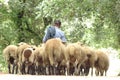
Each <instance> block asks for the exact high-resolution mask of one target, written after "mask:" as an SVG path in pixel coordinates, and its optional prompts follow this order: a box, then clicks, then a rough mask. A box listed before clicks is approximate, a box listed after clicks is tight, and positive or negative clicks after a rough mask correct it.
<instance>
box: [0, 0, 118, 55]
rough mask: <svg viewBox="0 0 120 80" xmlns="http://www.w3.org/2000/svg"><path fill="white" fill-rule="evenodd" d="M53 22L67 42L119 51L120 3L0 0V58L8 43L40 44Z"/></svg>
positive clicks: (79, 0)
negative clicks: (59, 25)
mask: <svg viewBox="0 0 120 80" xmlns="http://www.w3.org/2000/svg"><path fill="white" fill-rule="evenodd" d="M7 1H8V2H7ZM54 19H60V20H61V21H62V30H63V31H64V32H65V34H66V37H67V40H68V42H76V41H82V42H83V43H85V44H87V45H89V46H92V47H96V48H101V47H104V48H108V47H112V48H114V49H117V50H119V48H120V0H0V55H1V54H2V50H3V48H5V47H6V46H7V45H9V44H17V43H19V42H27V43H31V44H35V45H39V44H40V43H41V42H42V38H43V36H44V30H45V29H46V27H47V26H48V25H50V24H51V23H52V21H53V20H54Z"/></svg>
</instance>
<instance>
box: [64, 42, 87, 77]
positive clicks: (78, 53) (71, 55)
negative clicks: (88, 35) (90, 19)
mask: <svg viewBox="0 0 120 80" xmlns="http://www.w3.org/2000/svg"><path fill="white" fill-rule="evenodd" d="M65 53H66V59H67V72H68V75H79V71H80V66H81V64H82V63H83V62H84V61H85V60H86V59H87V55H86V54H85V53H83V50H82V48H81V46H80V45H79V43H71V44H68V45H67V46H66V52H65ZM73 69H74V70H73ZM71 70H72V71H71Z"/></svg>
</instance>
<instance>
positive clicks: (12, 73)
mask: <svg viewBox="0 0 120 80" xmlns="http://www.w3.org/2000/svg"><path fill="white" fill-rule="evenodd" d="M14 70H15V64H13V68H12V74H14Z"/></svg>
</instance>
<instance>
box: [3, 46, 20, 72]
mask: <svg viewBox="0 0 120 80" xmlns="http://www.w3.org/2000/svg"><path fill="white" fill-rule="evenodd" d="M17 48H18V47H17V46H16V45H8V46H7V47H5V48H4V50H3V57H4V58H5V60H6V61H7V64H8V70H9V73H11V71H12V74H14V68H15V67H16V72H15V73H16V74H17V69H18V66H17V62H16V59H17V56H16V50H17ZM11 65H13V68H12V69H11Z"/></svg>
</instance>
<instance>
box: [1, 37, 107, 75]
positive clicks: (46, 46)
mask: <svg viewBox="0 0 120 80" xmlns="http://www.w3.org/2000/svg"><path fill="white" fill-rule="evenodd" d="M3 57H4V59H5V61H6V63H7V65H8V73H10V74H22V75H25V74H30V75H66V76H67V75H70V76H74V75H77V76H78V75H80V76H88V74H89V73H90V75H91V76H93V74H94V73H95V75H96V76H107V71H108V69H109V56H108V53H106V52H104V51H102V50H98V49H94V48H91V47H90V46H87V45H84V44H81V42H75V43H66V44H63V43H62V41H61V40H60V39H59V38H52V39H49V40H48V41H47V42H46V43H41V44H39V45H37V46H36V45H31V44H28V43H25V42H20V43H18V45H8V46H6V47H5V48H4V49H3ZM93 69H95V71H94V70H93Z"/></svg>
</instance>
